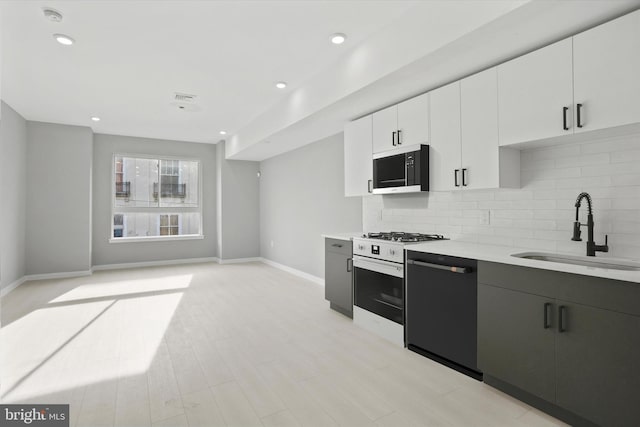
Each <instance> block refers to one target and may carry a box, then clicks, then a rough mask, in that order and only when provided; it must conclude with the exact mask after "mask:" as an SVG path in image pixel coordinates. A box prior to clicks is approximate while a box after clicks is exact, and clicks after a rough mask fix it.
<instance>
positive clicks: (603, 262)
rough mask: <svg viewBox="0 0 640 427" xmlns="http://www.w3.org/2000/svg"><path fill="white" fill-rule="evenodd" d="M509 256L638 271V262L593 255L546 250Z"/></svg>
mask: <svg viewBox="0 0 640 427" xmlns="http://www.w3.org/2000/svg"><path fill="white" fill-rule="evenodd" d="M511 256H513V257H516V258H524V259H534V260H537V261H547V262H558V263H561V264H573V265H583V266H585V267H597V268H607V269H610V270H626V271H640V263H637V262H633V261H626V260H619V259H602V258H601V259H598V258H595V257H586V256H573V255H562V254H554V253H546V252H522V253H519V254H512V255H511Z"/></svg>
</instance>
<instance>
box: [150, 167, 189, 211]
mask: <svg viewBox="0 0 640 427" xmlns="http://www.w3.org/2000/svg"><path fill="white" fill-rule="evenodd" d="M160 165H161V167H160V170H161V174H160V191H159V193H160V197H159V199H160V206H163V207H181V206H182V207H189V208H192V207H198V162H194V161H189V160H160Z"/></svg>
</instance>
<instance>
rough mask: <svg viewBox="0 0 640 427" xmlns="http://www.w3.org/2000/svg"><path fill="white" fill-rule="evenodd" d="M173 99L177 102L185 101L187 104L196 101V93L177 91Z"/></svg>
mask: <svg viewBox="0 0 640 427" xmlns="http://www.w3.org/2000/svg"><path fill="white" fill-rule="evenodd" d="M173 100H174V101H176V102H183V103H186V104H191V103H193V102H195V100H196V95H189V94H188V93H180V92H176V93H175V94H174V95H173Z"/></svg>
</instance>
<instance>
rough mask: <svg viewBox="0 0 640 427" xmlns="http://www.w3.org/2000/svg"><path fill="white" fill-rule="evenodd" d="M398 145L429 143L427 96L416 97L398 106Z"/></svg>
mask: <svg viewBox="0 0 640 427" xmlns="http://www.w3.org/2000/svg"><path fill="white" fill-rule="evenodd" d="M398 130H399V131H400V137H399V138H398V143H399V144H400V145H413V144H427V143H428V142H429V94H428V93H425V94H424V95H420V96H416V97H415V98H411V99H409V100H407V101H404V102H401V103H400V104H398Z"/></svg>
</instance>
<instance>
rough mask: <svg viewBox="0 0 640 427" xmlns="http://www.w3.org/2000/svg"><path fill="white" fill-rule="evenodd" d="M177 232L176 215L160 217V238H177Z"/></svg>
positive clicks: (178, 228)
mask: <svg viewBox="0 0 640 427" xmlns="http://www.w3.org/2000/svg"><path fill="white" fill-rule="evenodd" d="M179 230H180V227H178V215H160V235H161V236H177V235H178V234H179V233H178V231H179Z"/></svg>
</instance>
